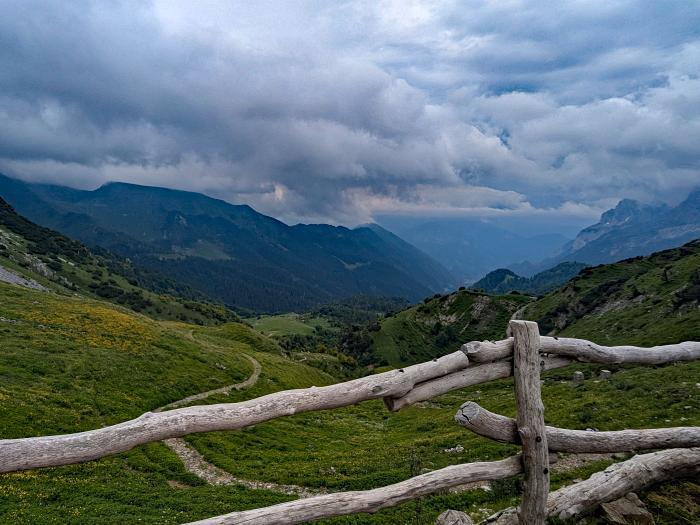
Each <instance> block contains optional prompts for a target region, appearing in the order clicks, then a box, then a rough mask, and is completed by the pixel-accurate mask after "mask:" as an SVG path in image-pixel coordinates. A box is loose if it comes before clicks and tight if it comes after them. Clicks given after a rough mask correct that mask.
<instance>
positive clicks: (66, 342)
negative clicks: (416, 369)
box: [0, 283, 331, 524]
mask: <svg viewBox="0 0 700 525" xmlns="http://www.w3.org/2000/svg"><path fill="white" fill-rule="evenodd" d="M0 318H1V319H0V338H1V339H0V340H1V341H2V344H1V346H0V350H1V351H0V400H2V403H1V404H0V420H2V421H3V424H2V426H1V427H0V437H2V438H12V437H20V436H21V437H25V436H33V435H46V434H52V433H63V432H73V431H79V430H86V429H90V428H97V427H100V426H102V425H108V424H113V423H116V422H119V421H123V420H125V419H129V418H132V417H136V416H138V415H140V414H141V413H143V412H145V411H148V410H152V409H153V408H156V407H158V406H160V405H163V404H165V403H167V402H170V401H174V400H176V399H180V398H182V397H184V396H187V395H190V394H193V393H197V392H200V391H203V390H207V389H211V388H216V387H218V386H222V385H226V384H230V383H235V382H238V381H240V380H242V379H243V378H244V377H247V376H248V375H249V374H250V373H251V371H252V370H251V369H252V367H251V365H250V363H249V362H248V361H247V360H246V359H245V358H243V357H242V356H241V353H243V352H245V353H247V354H250V355H253V356H255V357H256V359H258V360H259V361H260V362H261V363H262V365H263V367H265V369H267V370H277V371H278V372H279V373H278V374H273V376H272V379H271V383H270V384H271V388H294V387H299V386H306V385H307V384H308V383H309V382H315V383H317V384H321V383H324V382H329V381H331V378H330V377H328V376H326V375H324V374H322V373H320V372H318V371H316V370H315V369H311V368H309V367H306V366H304V365H299V364H295V363H291V362H289V361H287V360H285V359H283V358H282V357H281V356H279V355H278V348H277V347H276V345H274V343H272V342H271V341H269V340H268V339H266V338H264V337H262V336H260V335H259V334H257V333H256V332H254V331H253V330H251V329H250V328H248V327H246V326H244V325H241V324H229V325H223V326H219V327H210V328H203V327H198V326H194V325H185V324H182V323H172V322H158V321H153V320H151V319H149V318H147V317H144V316H140V315H136V314H133V313H132V312H130V311H128V310H126V309H123V308H119V307H117V306H113V305H110V304H109V303H105V302H99V301H94V300H89V299H83V298H77V297H75V298H67V297H60V296H57V295H53V294H47V293H43V292H34V291H29V290H25V289H21V288H18V287H15V286H10V285H5V284H2V283H0ZM178 487H184V488H178ZM284 499H287V498H286V497H285V496H281V495H276V494H272V493H267V492H264V491H250V490H245V489H242V488H236V487H226V488H212V487H207V486H205V485H204V484H203V483H202V482H200V480H198V479H197V478H195V477H194V476H192V475H190V474H188V473H186V472H185V471H184V469H183V467H182V465H181V463H180V462H179V460H178V459H177V457H176V456H174V454H172V453H171V452H170V451H169V450H168V449H167V448H165V447H164V446H163V445H161V444H151V445H148V446H145V447H139V448H138V449H136V450H134V451H131V452H128V453H125V454H120V455H118V456H114V457H111V458H106V459H103V460H100V461H96V462H91V463H87V464H84V465H77V466H69V467H60V468H55V469H42V470H37V471H28V472H20V473H14V474H6V475H0V523H14V524H19V523H27V524H30V523H31V524H41V523H132V522H136V521H141V522H145V523H180V522H184V521H189V520H193V519H196V518H202V517H205V516H208V515H210V514H212V513H217V512H222V513H223V512H225V511H227V510H230V508H231V502H235V504H234V506H235V507H236V508H248V507H255V506H260V505H264V504H269V503H273V502H277V501H283V500H284Z"/></svg>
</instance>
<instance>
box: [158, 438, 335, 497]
mask: <svg viewBox="0 0 700 525" xmlns="http://www.w3.org/2000/svg"><path fill="white" fill-rule="evenodd" d="M164 443H165V444H166V445H167V447H168V448H169V449H170V450H172V451H173V452H175V454H177V455H178V457H179V458H180V460H181V461H182V463H183V464H184V465H185V468H186V469H187V471H188V472H190V473H192V474H194V475H195V476H197V477H198V478H200V479H203V480H204V481H206V482H207V483H209V484H210V485H231V484H235V485H243V486H244V487H247V488H249V489H258V490H272V491H274V492H281V493H282V494H290V495H293V496H299V497H301V498H308V497H310V496H318V495H319V494H327V493H328V492H327V491H324V490H319V489H312V488H308V487H301V486H299V485H280V484H278V483H267V482H265V481H251V480H249V479H242V478H237V477H235V476H233V475H231V474H230V473H229V472H226V471H225V470H223V469H220V468H219V467H217V466H216V465H212V464H211V463H209V462H208V461H207V460H206V459H204V456H202V455H201V454H200V453H199V452H197V450H195V449H194V447H192V446H190V445H188V444H187V442H186V441H185V440H184V439H181V438H173V439H166V440H165V441H164Z"/></svg>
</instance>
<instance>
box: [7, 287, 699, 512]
mask: <svg viewBox="0 0 700 525" xmlns="http://www.w3.org/2000/svg"><path fill="white" fill-rule="evenodd" d="M579 286H581V287H583V286H585V282H583V283H579ZM0 294H2V297H0V299H1V300H0V305H1V306H0V316H2V317H4V318H5V319H13V320H18V319H20V318H21V321H22V322H21V323H18V324H15V323H8V322H6V321H3V322H0V330H3V332H2V338H3V339H2V340H3V343H2V347H1V348H2V355H1V356H0V359H1V361H0V362H1V363H2V368H1V369H0V381H1V382H0V386H1V387H2V390H0V396H2V397H3V402H4V403H3V406H2V410H3V411H4V413H2V414H0V416H4V417H5V418H6V419H7V420H8V421H11V422H12V423H11V424H10V425H9V426H8V427H7V430H5V427H3V430H2V432H3V434H2V437H10V436H16V435H32V434H38V433H42V434H45V433H50V432H52V431H65V430H78V429H84V428H91V427H94V426H97V425H100V424H105V423H108V422H113V421H117V420H121V419H125V418H127V417H132V416H133V415H136V414H138V413H140V412H142V411H144V410H148V409H152V408H153V407H155V406H158V405H160V404H163V403H166V402H168V401H171V400H173V399H177V398H180V397H183V396H185V395H188V394H190V393H193V392H196V391H201V390H206V389H209V388H214V387H216V386H220V385H221V384H225V382H228V381H229V380H230V381H231V382H234V381H237V380H239V378H240V377H242V376H244V375H246V374H247V373H249V365H248V364H247V363H246V362H245V361H243V360H242V359H239V357H240V356H238V355H237V354H239V353H240V352H241V351H245V352H247V353H251V354H252V355H254V356H255V357H256V358H257V359H258V360H259V361H260V362H261V363H262V365H263V373H262V376H261V379H260V381H259V383H258V384H257V385H256V386H255V387H254V388H253V389H251V390H248V391H243V392H235V393H233V395H232V396H229V397H225V398H219V399H214V398H212V399H209V400H207V402H217V401H224V400H233V399H247V398H251V397H256V396H258V395H262V394H265V393H268V392H271V391H276V390H281V389H286V388H294V387H301V386H308V385H311V384H316V385H320V384H324V383H327V382H329V381H331V380H332V379H331V378H330V377H328V376H326V375H324V374H322V373H320V372H318V371H316V370H314V369H311V368H308V367H304V366H302V365H299V364H295V363H291V362H289V361H287V360H285V359H284V358H282V357H281V356H279V355H276V354H275V353H274V351H275V350H276V348H275V346H274V344H273V343H271V342H270V341H269V340H267V339H265V338H263V337H261V336H260V335H258V334H256V333H255V332H254V331H252V330H250V329H248V328H246V327H245V326H242V325H226V326H223V327H216V328H200V327H193V326H186V325H182V324H174V323H163V322H155V321H151V320H149V319H147V318H143V317H140V316H135V315H133V314H129V313H128V312H126V311H125V310H120V309H118V308H116V307H112V306H109V305H106V304H104V303H96V302H91V301H85V300H81V299H71V300H70V301H66V300H64V299H63V298H51V297H50V296H46V295H45V294H40V293H38V292H29V291H25V290H21V289H18V288H15V287H9V286H2V285H0ZM47 297H48V299H47ZM457 299H459V297H458V298H457ZM457 299H455V301H456V300H457ZM467 299H470V298H469V297H467ZM517 299H518V298H517V296H516V300H517ZM546 300H549V296H548V298H545V299H543V301H546ZM444 302H447V300H445V301H444ZM464 304H465V305H466V307H467V308H473V300H472V301H471V302H470V301H469V300H465V303H464ZM427 306H428V307H429V308H431V307H435V308H438V305H430V304H429V305H427ZM537 307H538V305H537V304H535V305H534V307H533V308H537ZM440 308H441V307H440ZM533 311H538V310H533ZM55 312H58V314H59V315H55ZM122 315H123V316H124V317H122ZM689 315H691V316H692V315H693V313H692V312H690V314H689ZM112 318H115V319H118V321H116V320H110V319H112ZM606 319H607V318H606V317H602V318H600V319H599V320H598V323H597V330H599V331H597V332H595V331H593V334H594V335H590V336H587V335H586V334H583V333H578V332H577V335H582V336H585V337H590V338H591V339H593V340H600V339H599V338H597V337H596V335H600V334H603V333H605V330H603V327H606V329H607V327H608V326H609V324H610V323H607V320H606ZM664 323H665V321H663V320H661V321H658V322H657V323H654V324H647V325H646V326H645V327H644V328H643V329H644V330H645V332H646V336H643V335H640V334H639V333H638V334H636V336H637V337H638V338H639V339H640V341H639V342H640V343H641V342H643V341H642V339H643V338H644V337H646V338H648V340H650V341H651V340H653V341H657V340H660V339H663V337H664V335H663V334H658V333H656V332H655V329H656V328H659V329H662V330H665V328H664V326H666V325H665V324H664ZM39 325H43V326H45V327H47V328H40V326H39ZM694 326H695V328H694V330H697V328H698V326H699V325H698V324H697V323H696V324H695V325H694ZM105 327H106V328H105ZM566 330H572V331H573V330H577V323H572V324H571V326H570V327H569V328H567V329H565V330H564V331H565V332H566ZM95 334H98V335H95ZM693 334H695V335H693ZM684 335H685V336H687V337H686V338H691V339H700V336H698V334H697V333H696V332H694V331H693V329H690V330H687V331H686V332H684ZM500 336H501V334H495V335H493V336H491V337H500ZM95 337H97V339H95V340H92V339H94V338H95ZM484 337H486V336H482V337H480V338H484ZM607 337H608V338H607V339H606V341H605V342H609V343H613V344H614V343H625V342H629V338H628V334H626V333H624V332H623V331H621V330H620V331H618V332H616V333H612V334H608V336H607ZM659 342H663V341H659ZM256 349H264V350H267V351H268V352H257V351H256ZM450 349H452V348H450ZM25 354H27V355H28V357H27V358H24V357H23V356H24V355H25ZM115 360H116V361H115ZM120 360H121V362H120ZM115 362H116V363H117V365H114V364H113V363H115ZM36 363H41V365H39V366H40V369H37V370H32V368H31V367H32V366H35V365H36ZM61 363H69V364H70V366H65V365H61ZM217 363H220V364H224V366H226V370H222V369H221V368H220V367H218V366H217V365H216V364H217ZM576 368H577V369H581V370H583V371H584V372H585V373H586V375H587V377H589V378H590V377H592V376H594V375H595V374H596V372H597V371H598V370H599V369H600V368H603V367H601V366H596V365H581V366H576ZM606 368H610V367H606ZM125 369H126V370H128V373H124V370H125ZM571 371H572V369H568V370H567V369H564V370H557V371H552V372H550V373H549V374H547V376H546V378H547V379H546V381H545V384H544V387H543V396H544V401H545V406H546V410H547V411H546V418H547V422H548V423H549V424H553V425H557V426H564V427H568V428H587V427H595V428H598V429H600V430H606V429H618V428H625V427H630V428H642V427H659V426H672V425H700V399H699V396H700V390H699V389H697V388H696V387H695V383H696V382H697V377H700V363H685V364H678V365H671V366H665V367H645V368H628V369H617V368H613V372H614V374H613V376H612V379H611V381H609V382H604V383H596V382H594V381H590V380H589V381H586V383H585V384H584V385H583V386H582V387H580V388H573V387H572V386H571V385H570V384H569V382H568V379H569V378H570V377H571ZM74 377H75V378H77V379H75V380H74V379H73V378H74ZM102 383H104V384H105V385H106V389H105V390H104V391H103V390H102V389H101V388H96V387H97V386H98V385H101V384H102ZM110 385H111V386H110ZM510 385H511V382H510V381H499V382H494V383H491V384H487V385H481V386H480V387H478V388H472V389H467V390H465V391H462V392H455V393H451V394H449V395H446V396H443V397H441V398H438V399H436V400H434V401H433V402H431V403H425V404H421V405H419V406H415V407H409V408H407V409H405V410H404V411H401V412H399V413H397V414H388V413H386V412H385V410H384V409H383V407H382V405H381V403H378V402H373V403H365V404H362V405H359V406H355V407H349V408H346V409H341V410H335V411H329V412H319V413H311V414H299V415H296V416H293V417H290V418H285V419H282V420H277V421H272V422H268V423H264V424H261V425H256V426H255V427H253V428H251V429H246V430H244V431H242V432H233V433H212V434H206V435H195V436H191V437H189V438H188V440H189V441H190V442H191V443H193V444H195V445H196V446H197V448H198V449H199V450H200V451H201V452H202V453H203V454H204V455H205V456H206V457H207V458H209V459H210V460H211V461H212V462H214V463H216V464H218V465H220V466H221V467H224V468H226V469H228V470H230V471H231V472H233V473H235V474H238V475H241V476H244V477H249V478H253V479H262V480H268V481H276V482H286V483H299V484H306V485H311V486H329V487H332V488H335V489H344V488H358V489H359V488H370V487H375V486H379V485H384V484H386V483H391V482H395V481H399V480H401V479H406V478H407V477H409V476H410V475H411V474H414V473H416V472H419V471H420V469H421V468H439V467H441V466H444V465H447V464H450V463H458V462H464V461H471V460H476V459H481V460H484V459H496V458H499V457H503V456H505V455H509V454H511V453H512V452H513V451H515V450H517V449H516V448H515V447H512V446H509V445H504V444H499V443H494V442H491V441H489V440H484V439H482V438H478V437H476V436H473V435H471V434H469V433H468V432H466V431H462V430H460V428H459V427H457V426H456V425H455V424H454V423H453V421H452V416H453V414H454V412H455V410H456V408H457V406H458V405H459V404H460V403H461V402H463V401H464V400H467V399H475V400H479V402H480V403H481V404H482V405H483V406H485V407H486V408H488V409H490V410H493V411H496V412H499V413H503V414H508V415H513V414H514V411H515V410H514V402H513V396H512V391H511V386H510ZM103 392H104V393H103ZM54 400H57V401H54ZM96 401H97V402H96ZM62 404H67V406H66V407H65V409H64V410H62V409H61V405H62ZM42 419H43V420H42ZM35 420H39V421H40V422H38V423H37V422H35ZM457 444H461V445H462V446H463V447H464V451H463V452H462V453H459V454H446V453H445V452H444V450H445V449H446V448H451V447H454V446H455V445H457ZM599 467H600V465H596V466H591V467H589V468H587V469H583V470H582V471H577V472H573V473H570V474H565V475H555V476H553V480H554V482H555V485H556V484H557V483H561V482H563V481H564V480H567V479H568V480H571V479H573V478H574V477H586V476H587V475H588V473H589V472H590V471H593V470H595V469H596V468H599ZM173 482H177V483H173ZM182 487H184V488H182ZM693 491H695V494H697V485H693V484H689V483H688V484H672V485H666V486H664V487H662V488H660V489H658V490H655V491H653V492H650V493H647V494H646V495H645V498H646V500H647V502H649V504H650V505H652V506H653V508H654V509H655V511H656V513H657V523H693V521H692V520H693V519H696V518H697V515H698V514H697V505H695V507H693V505H694V504H693V502H692V494H693V493H694V492H693ZM516 497H517V487H516V486H515V484H514V483H513V482H503V483H499V484H496V485H494V487H493V490H492V491H491V492H485V491H472V492H470V493H465V494H460V495H443V496H438V497H434V498H427V499H425V500H424V501H423V502H421V503H418V504H417V503H410V504H406V505H402V506H400V507H399V508H396V509H389V510H386V511H382V512H380V513H378V514H376V515H373V516H365V515H360V516H357V517H349V518H339V519H335V520H329V522H332V523H371V524H390V523H391V524H396V523H431V522H432V521H431V520H434V517H435V516H436V515H437V514H438V513H439V512H440V511H441V510H444V509H445V508H448V507H450V508H459V509H465V510H467V511H468V512H470V513H472V514H473V515H474V516H475V517H476V516H482V515H484V514H487V513H489V512H490V511H492V510H495V509H497V508H500V507H503V506H506V505H511V504H513V503H514V502H515V501H516V499H515V498H516ZM285 498H286V497H285V496H281V495H275V494H271V493H268V492H264V491H249V490H244V489H239V488H234V487H217V488H213V487H206V486H203V485H202V484H201V482H199V481H198V480H197V479H196V478H193V477H192V476H190V475H188V474H187V473H185V472H183V470H182V467H181V465H180V464H179V462H178V461H177V458H175V457H174V456H173V455H172V454H171V453H170V452H169V451H168V450H167V449H165V448H164V447H163V446H162V445H160V444H152V445H149V446H146V447H140V448H138V449H137V450H135V451H133V452H130V453H127V454H121V455H119V456H116V457H114V458H107V459H104V460H101V461H98V462H92V463H89V464H86V465H83V466H73V467H62V468H57V469H45V470H40V471H35V472H28V473H17V474H9V475H4V476H0V522H3V523H9V522H11V523H65V522H71V523H123V522H134V521H136V520H137V518H138V519H139V520H140V521H141V522H144V523H180V522H184V521H187V520H191V519H195V518H202V517H205V516H209V515H214V514H217V513H223V512H230V511H232V510H236V509H243V508H250V507H256V506H262V505H265V504H270V503H272V502H275V501H282V500H283V499H285ZM688 498H691V500H689V499H688ZM693 512H695V513H696V514H693Z"/></svg>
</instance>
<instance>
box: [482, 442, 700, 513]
mask: <svg viewBox="0 0 700 525" xmlns="http://www.w3.org/2000/svg"><path fill="white" fill-rule="evenodd" d="M698 477H700V448H672V449H668V450H662V451H660V452H652V453H650V454H642V455H638V456H634V457H633V458H631V459H628V460H627V461H623V462H622V463H616V464H614V465H611V466H609V467H608V468H606V469H605V470H604V471H602V472H596V473H595V474H593V475H592V476H591V477H590V478H588V479H587V480H584V481H581V482H579V483H574V484H573V485H569V486H568V487H563V488H561V489H559V490H557V491H555V492H552V493H551V494H550V495H549V496H548V498H547V515H548V516H554V517H557V518H559V519H569V518H572V517H574V516H581V515H586V514H590V513H591V512H593V511H594V510H595V509H596V508H598V506H600V505H601V504H602V503H607V502H608V501H614V500H616V499H619V498H621V497H622V496H624V495H625V494H629V493H630V492H637V491H640V490H644V489H647V488H649V487H651V486H652V485H654V484H656V483H663V482H666V481H671V480H677V479H683V478H688V479H698ZM517 523H518V519H517V514H516V509H513V508H510V509H506V510H504V511H501V512H498V513H496V514H494V515H493V516H491V517H489V518H487V519H485V520H484V521H482V522H480V523H479V525H516V524H517Z"/></svg>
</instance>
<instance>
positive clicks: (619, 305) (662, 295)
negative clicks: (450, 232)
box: [523, 241, 700, 345]
mask: <svg viewBox="0 0 700 525" xmlns="http://www.w3.org/2000/svg"><path fill="white" fill-rule="evenodd" d="M699 299H700V241H695V242H694V243H690V244H687V245H686V246H684V247H681V248H677V249H673V250H666V251H663V252H658V253H656V254H653V255H651V256H649V257H638V258H634V259H629V260H626V261H622V262H619V263H616V264H608V265H602V266H597V267H595V268H587V269H585V270H583V272H582V273H581V274H580V275H579V276H578V277H576V278H574V279H573V280H571V281H570V282H569V283H568V284H567V285H566V286H564V287H563V288H561V289H559V290H557V291H555V292H552V293H550V294H548V295H546V296H545V297H544V298H542V299H541V300H539V301H537V302H535V303H532V304H530V305H529V306H528V307H527V308H526V309H525V311H524V313H523V317H524V318H527V319H531V320H534V321H538V322H539V324H540V330H541V331H542V332H543V333H546V332H551V333H554V334H561V335H568V336H573V337H585V338H588V339H591V340H593V341H596V342H598V343H601V344H615V343H617V344H621V343H627V344H640V345H655V344H663V343H676V342H679V341H692V340H694V341H697V340H700V308H699V307H698V300H699Z"/></svg>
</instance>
